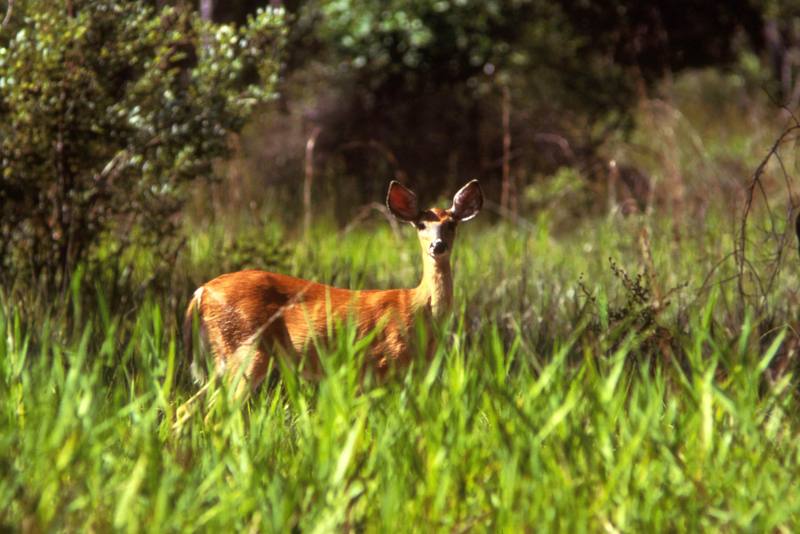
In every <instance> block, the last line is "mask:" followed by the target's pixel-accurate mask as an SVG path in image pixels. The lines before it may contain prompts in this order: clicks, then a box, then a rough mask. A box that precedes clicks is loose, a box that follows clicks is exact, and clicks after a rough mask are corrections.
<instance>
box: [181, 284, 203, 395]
mask: <svg viewBox="0 0 800 534" xmlns="http://www.w3.org/2000/svg"><path fill="white" fill-rule="evenodd" d="M202 298H203V288H202V287H199V288H197V290H196V291H195V292H194V295H192V300H190V301H189V305H188V306H187V307H186V314H185V316H184V319H183V349H184V354H185V355H186V360H187V361H188V362H189V370H190V372H191V373H192V378H193V379H194V381H195V383H197V384H199V385H202V384H204V383H205V382H206V380H208V377H207V373H206V367H205V362H202V361H198V355H197V354H195V350H194V339H195V332H198V333H199V334H200V336H202V335H203V330H204V328H203V318H202V316H201V315H200V313H201V312H200V303H201V300H202ZM195 325H196V326H195ZM200 345H202V338H201V342H200Z"/></svg>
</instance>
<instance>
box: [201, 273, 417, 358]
mask: <svg viewBox="0 0 800 534" xmlns="http://www.w3.org/2000/svg"><path fill="white" fill-rule="evenodd" d="M412 292H413V290H410V289H390V290H385V291H382V290H367V291H351V290H347V289H341V288H336V287H332V286H329V285H325V284H320V283H317V282H312V281H309V280H303V279H300V278H295V277H292V276H287V275H283V274H278V273H271V272H267V271H255V270H252V271H239V272H235V273H229V274H224V275H221V276H219V277H217V278H215V279H213V280H211V281H210V282H208V283H206V284H205V285H204V286H203V288H202V296H201V299H200V302H199V310H200V315H201V317H202V320H203V323H204V326H205V329H206V332H207V335H208V338H209V341H210V342H211V345H212V348H213V350H214V352H215V354H216V355H217V357H218V358H223V359H227V358H228V357H230V355H232V354H234V353H236V351H237V350H239V349H240V348H241V347H242V346H244V345H248V344H253V343H258V344H259V345H261V346H262V347H264V349H265V351H269V350H270V346H272V345H274V343H276V342H277V343H280V344H281V345H283V346H284V347H285V348H287V349H291V350H293V351H294V352H295V353H300V352H306V351H308V350H309V348H310V347H309V344H310V341H311V340H312V339H313V338H314V337H319V338H323V339H324V338H326V337H327V334H328V332H329V331H331V329H332V328H333V327H335V326H337V323H345V322H347V321H353V322H354V323H355V325H356V328H357V331H358V334H359V336H363V335H366V334H367V333H369V332H370V331H371V330H373V329H378V336H377V337H376V341H375V343H373V345H372V346H371V348H370V353H371V356H372V357H373V358H374V359H377V363H378V364H379V365H385V363H386V362H388V361H389V360H398V359H406V358H407V357H408V354H407V353H408V346H407V342H406V340H407V339H408V337H409V336H408V331H409V329H410V328H411V326H412V325H413V322H414V312H413V309H412V308H413V294H412Z"/></svg>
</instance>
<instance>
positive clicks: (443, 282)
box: [414, 252, 453, 317]
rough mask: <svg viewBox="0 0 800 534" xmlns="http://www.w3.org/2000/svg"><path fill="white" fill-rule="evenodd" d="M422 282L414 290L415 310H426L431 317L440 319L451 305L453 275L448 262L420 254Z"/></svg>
mask: <svg viewBox="0 0 800 534" xmlns="http://www.w3.org/2000/svg"><path fill="white" fill-rule="evenodd" d="M422 258H423V259H422V262H423V270H422V281H421V282H420V283H419V286H417V288H416V289H415V290H414V291H415V295H414V304H415V307H416V308H418V309H419V308H427V309H429V310H430V312H431V315H433V317H441V316H442V315H443V314H445V313H446V312H448V311H449V310H450V307H451V306H452V304H453V275H452V272H451V271H450V260H449V259H446V260H442V261H436V260H435V259H433V258H431V257H430V256H429V255H428V254H426V253H425V252H423V254H422Z"/></svg>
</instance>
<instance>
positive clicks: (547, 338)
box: [0, 216, 800, 532]
mask: <svg viewBox="0 0 800 534" xmlns="http://www.w3.org/2000/svg"><path fill="white" fill-rule="evenodd" d="M276 224H277V223H276ZM577 224H578V226H579V227H578V228H577V230H578V231H573V232H569V233H566V234H564V235H557V234H555V233H553V232H551V231H549V230H548V224H547V222H546V221H545V220H544V219H542V220H540V221H539V222H538V224H535V225H534V224H530V225H522V224H520V225H512V224H507V223H499V224H488V223H487V222H486V221H480V220H478V221H476V222H475V223H468V224H465V225H464V226H463V227H462V228H461V229H460V234H459V239H458V242H457V243H456V253H455V257H454V261H453V263H454V269H455V276H456V283H455V287H456V291H455V293H456V298H455V300H456V309H457V311H456V313H454V316H453V319H452V321H451V322H450V323H448V324H445V325H442V328H441V331H437V332H431V333H429V335H435V336H438V339H439V341H440V343H439V345H438V346H439V350H438V352H437V353H436V356H435V358H434V360H433V361H432V362H430V363H429V364H425V363H424V362H418V363H417V364H415V365H414V367H413V368H412V369H411V370H409V372H407V373H404V374H402V375H401V376H399V377H397V378H396V379H394V380H390V381H389V382H387V383H385V384H381V385H377V384H367V385H365V386H363V387H360V386H359V379H358V368H359V365H358V361H359V357H360V355H359V353H358V351H357V350H354V348H353V347H354V343H352V337H351V333H350V334H349V333H348V332H347V331H344V332H342V335H340V336H339V337H338V343H337V344H336V345H335V346H334V347H332V348H331V350H330V353H329V354H328V355H327V357H326V358H325V361H326V362H327V376H326V378H324V379H323V380H322V381H321V382H319V383H311V382H308V381H305V380H302V379H298V378H296V377H295V375H294V374H293V373H291V372H285V373H284V376H283V377H282V380H281V381H280V384H279V385H278V386H276V387H272V388H269V387H263V388H261V389H260V390H259V392H258V393H257V394H255V395H254V396H253V397H252V398H250V399H249V400H247V401H246V402H245V404H244V405H241V404H240V403H239V401H237V400H236V399H234V397H233V395H231V391H230V389H229V388H226V387H225V385H221V386H216V387H215V389H214V392H213V394H211V395H210V396H209V397H207V398H206V399H205V400H203V401H201V402H200V403H199V404H198V405H197V407H198V408H197V409H196V410H194V412H193V414H192V415H191V417H190V418H189V419H188V420H187V421H186V422H185V424H183V425H182V426H181V427H180V428H177V429H176V428H174V426H173V425H174V422H175V417H176V410H177V409H178V407H179V406H180V405H181V404H182V403H183V402H185V401H186V400H187V399H188V398H189V397H190V396H191V395H192V394H193V393H194V389H193V388H192V387H191V386H189V385H188V380H187V379H186V373H185V367H186V362H185V359H184V357H183V356H182V352H181V341H180V339H179V338H178V328H177V326H176V316H177V315H178V314H179V312H180V310H179V306H183V305H184V302H185V301H186V300H187V299H188V297H189V294H190V293H189V291H188V290H186V291H184V289H183V287H179V286H176V288H175V289H174V290H173V291H172V292H170V293H168V294H147V295H145V296H144V297H142V299H141V302H140V303H139V304H138V305H137V306H136V307H134V308H132V309H130V310H128V311H127V312H120V311H114V305H113V304H114V303H109V302H108V301H107V298H106V295H105V293H104V290H103V289H102V288H100V287H97V286H96V285H95V284H93V283H92V281H91V280H89V279H84V280H82V279H81V278H80V277H76V278H75V280H74V281H73V284H72V286H71V290H70V291H69V292H68V294H67V295H65V296H63V297H60V298H59V299H56V300H52V301H48V300H46V299H41V300H36V301H34V302H33V303H28V304H25V305H23V304H22V302H21V301H18V300H16V299H17V297H16V296H12V295H16V293H7V294H4V297H3V302H2V307H0V310H2V311H1V312H0V332H2V341H0V414H2V415H0V468H1V471H2V473H3V476H2V478H0V523H2V525H4V526H5V527H7V528H11V529H12V530H14V529H17V528H21V529H22V530H27V531H31V532H35V531H52V530H67V531H109V530H126V531H142V530H146V531H178V530H209V531H220V530H223V531H287V530H292V529H294V530H300V531H307V532H329V531H332V530H349V529H353V530H357V531H367V532H382V531H385V530H387V529H392V530H394V531H403V532H405V531H431V530H433V531H453V532H463V531H470V530H472V531H496V530H500V531H508V532H516V531H525V530H527V531H546V530H561V531H570V532H571V531H608V532H615V531H663V530H669V531H676V530H677V531H698V530H725V531H730V530H748V531H750V530H752V531H786V532H790V531H795V530H796V529H797V528H798V522H800V520H799V518H800V515H799V514H800V499H799V498H798V490H797V478H798V476H799V475H800V439H798V438H800V436H799V435H798V424H800V416H798V413H800V410H798V399H797V393H796V392H797V382H796V379H795V377H794V375H793V374H792V372H791V370H792V368H791V367H789V371H784V372H780V373H778V372H772V371H773V368H774V367H775V365H776V361H779V360H781V359H782V358H783V359H784V360H785V359H786V358H788V356H787V354H788V352H791V351H787V347H788V346H789V345H790V341H791V340H793V339H794V336H795V334H794V333H793V332H792V331H790V330H788V329H787V328H786V327H785V325H787V324H790V323H793V322H794V318H793V317H792V314H793V313H794V314H796V312H797V310H798V303H797V301H796V297H794V295H795V292H794V291H793V288H794V287H797V284H798V282H799V281H798V277H797V275H796V273H797V272H798V269H797V261H798V260H797V259H796V257H792V258H791V259H788V260H787V264H788V265H787V267H786V268H785V269H784V270H783V271H782V272H781V274H780V276H779V277H778V279H777V281H776V289H775V291H774V295H773V300H774V302H773V303H772V304H771V305H770V307H769V310H768V311H764V310H763V309H762V310H761V313H762V315H761V316H756V313H757V312H758V310H756V309H754V308H753V307H752V306H751V305H749V304H748V305H746V306H740V305H739V299H738V296H737V291H736V286H735V283H733V282H730V281H728V282H726V280H727V279H728V278H729V276H730V275H731V273H732V272H734V271H735V269H734V264H733V263H732V262H731V261H728V262H723V264H722V265H721V266H719V267H718V268H717V270H716V271H714V272H715V274H714V275H713V276H712V278H711V280H712V281H711V282H709V281H708V280H706V275H707V274H708V273H709V272H711V271H712V268H713V267H714V266H715V265H716V264H717V263H718V262H719V260H720V258H723V257H724V256H725V254H726V253H727V252H728V251H729V250H730V247H731V246H732V239H730V238H724V237H723V238H720V235H721V233H720V232H719V228H720V227H721V226H723V222H722V219H720V220H716V219H714V218H713V217H712V218H708V219H706V222H705V223H704V224H700V225H698V224H693V225H691V226H689V225H684V226H682V225H677V226H676V225H673V224H672V223H671V222H670V221H668V220H666V219H665V220H661V219H660V218H658V217H647V216H642V217H633V218H629V219H620V218H615V219H598V218H595V219H587V220H585V221H580V222H578V223H577ZM642 228H647V229H648V231H649V235H650V240H649V241H650V243H649V246H650V248H651V251H652V264H653V265H654V266H655V272H650V273H649V274H647V275H646V276H645V277H644V278H643V279H642V281H641V283H640V285H639V286H637V285H636V283H635V280H634V281H631V282H630V283H628V284H627V286H626V283H625V282H624V276H623V275H622V274H621V273H619V274H616V275H615V274H614V272H613V270H612V268H611V266H610V264H609V260H608V258H609V257H610V258H613V260H614V262H615V264H616V265H618V268H622V269H625V270H627V271H629V272H630V273H631V275H633V274H635V273H637V272H641V271H642V270H643V268H644V267H643V266H644V265H646V263H647V262H646V261H645V260H644V259H643V257H644V256H643V253H642V246H641V239H640V235H641V234H640V232H641V229H642ZM265 232H266V233H265V235H266V234H269V233H270V232H273V233H274V232H278V233H280V228H279V227H275V225H273V226H269V225H268V227H267V230H265ZM315 232H316V233H315V235H314V237H313V238H312V239H307V240H301V239H294V240H292V239H288V240H287V243H288V244H289V245H290V246H288V247H287V249H286V253H285V255H284V256H283V257H282V259H281V262H282V267H283V268H284V269H285V270H286V271H288V272H290V273H293V274H298V275H303V276H308V277H315V278H317V279H319V280H324V281H327V282H332V283H336V284H338V285H341V286H345V287H392V286H409V285H413V284H414V283H415V282H416V278H417V276H419V270H420V265H419V258H418V257H417V254H418V252H417V245H416V243H415V241H414V239H415V238H414V237H413V235H412V234H413V231H412V230H411V229H410V228H404V229H403V232H402V235H401V236H399V238H398V237H396V236H395V235H394V234H393V233H392V232H391V231H390V229H389V228H388V224H386V223H385V222H384V221H381V220H377V219H376V220H375V221H374V222H373V223H371V224H366V225H365V226H363V227H358V228H356V229H354V230H353V231H351V232H349V233H346V234H342V233H338V232H336V231H332V230H331V231H326V230H324V229H323V226H320V227H318V228H317V229H316V230H315ZM676 233H677V234H679V235H680V236H681V237H680V239H679V240H678V239H676ZM224 235H225V231H224V230H222V229H220V228H218V227H210V228H208V229H207V230H206V231H204V232H200V233H196V234H195V235H194V237H193V238H192V239H191V241H190V243H189V247H187V251H188V253H187V257H186V258H185V261H186V262H187V267H186V271H187V272H190V273H192V274H191V276H189V277H190V278H193V277H202V276H205V275H206V274H207V273H206V272H205V271H206V270H208V271H212V270H213V268H214V267H213V265H211V263H213V262H212V261H211V260H210V259H209V257H210V256H209V255H210V254H211V251H212V250H214V249H215V248H218V247H219V246H221V245H220V240H223V239H224ZM722 235H724V234H722ZM578 236H580V237H578ZM312 242H313V243H314V245H313V246H312V245H310V244H309V243H312ZM208 274H210V273H208ZM201 281H202V280H201V279H198V280H194V282H196V283H197V282H201ZM642 286H646V287H644V288H643V287H642ZM187 287H188V286H187ZM626 287H627V288H626ZM672 288H674V290H672V291H670V290H671V289H672ZM668 292H669V296H668V297H666V296H665V295H666V294H667V293H668ZM655 293H661V294H662V295H663V296H664V301H665V302H666V301H668V302H666V303H664V302H662V303H660V304H658V305H657V306H655V308H654V305H653V302H654V300H655V297H654V296H653V295H654V294H655ZM648 294H649V296H648ZM81 295H82V296H83V297H82V298H81V297H80V296H81ZM637 299H638V300H637ZM648 310H649V312H648ZM654 310H655V311H654ZM648 314H649V315H648ZM740 314H741V315H740ZM767 314H768V315H769V317H771V318H772V323H773V325H774V328H773V329H772V330H769V331H765V330H764V320H765V317H766V315H767ZM212 399H213V400H212Z"/></svg>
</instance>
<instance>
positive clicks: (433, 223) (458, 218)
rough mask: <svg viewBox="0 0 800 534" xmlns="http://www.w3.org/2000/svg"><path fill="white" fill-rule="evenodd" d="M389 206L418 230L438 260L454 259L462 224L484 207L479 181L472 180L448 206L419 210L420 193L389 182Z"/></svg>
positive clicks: (425, 250)
mask: <svg viewBox="0 0 800 534" xmlns="http://www.w3.org/2000/svg"><path fill="white" fill-rule="evenodd" d="M386 205H387V206H388V208H389V211H391V212H392V215H394V217H395V218H396V219H397V220H399V221H402V222H407V223H410V224H412V225H414V227H415V228H416V229H417V235H418V236H419V242H420V245H422V250H423V253H425V254H427V255H428V256H430V257H431V258H433V259H434V260H436V261H446V260H448V259H449V258H450V251H451V250H452V249H453V242H454V241H455V238H456V227H457V226H458V223H460V222H463V221H468V220H470V219H472V218H473V217H475V216H476V215H477V214H478V212H479V211H480V209H481V206H483V192H482V191H481V186H480V185H478V180H472V181H471V182H469V183H468V184H467V185H465V186H464V187H462V188H461V189H459V190H458V192H457V193H456V194H455V196H454V197H453V205H452V206H451V207H450V208H448V209H442V208H430V209H427V210H421V209H419V205H418V204H417V195H415V194H414V192H413V191H411V190H410V189H408V188H406V187H404V186H403V185H401V184H400V183H399V182H395V181H392V183H390V184H389V193H388V194H387V196H386Z"/></svg>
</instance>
